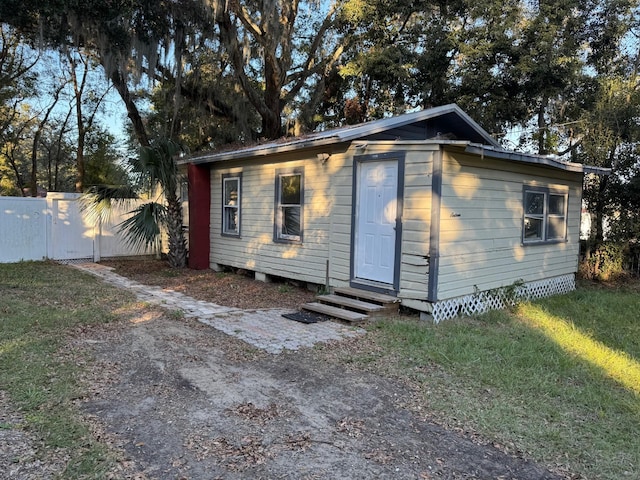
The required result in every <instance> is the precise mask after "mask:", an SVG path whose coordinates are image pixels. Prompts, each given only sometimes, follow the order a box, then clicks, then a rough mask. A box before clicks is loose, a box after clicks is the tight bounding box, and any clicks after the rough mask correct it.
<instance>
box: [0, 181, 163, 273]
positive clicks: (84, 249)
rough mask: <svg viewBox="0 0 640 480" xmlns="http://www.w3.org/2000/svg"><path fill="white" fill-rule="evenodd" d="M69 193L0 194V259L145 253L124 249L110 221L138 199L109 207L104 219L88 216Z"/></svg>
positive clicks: (95, 258)
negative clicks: (107, 215)
mask: <svg viewBox="0 0 640 480" xmlns="http://www.w3.org/2000/svg"><path fill="white" fill-rule="evenodd" d="M79 197H80V195H79V194H75V193H49V194H47V197H46V198H22V197H0V263H11V262H19V261H21V260H43V259H47V258H48V259H52V260H75V259H91V260H93V261H99V260H100V258H102V257H118V256H130V255H149V254H151V253H154V252H152V251H150V250H145V249H138V250H134V249H132V248H130V247H129V246H128V245H127V244H126V242H125V241H124V240H123V238H122V235H121V234H120V233H118V231H117V228H116V225H118V224H119V223H120V222H122V221H123V220H124V219H126V218H127V216H128V212H130V211H131V210H133V209H134V208H135V207H136V206H137V205H138V203H136V202H130V203H129V204H127V205H126V206H125V207H115V208H114V209H113V211H112V212H111V215H110V219H109V220H108V221H107V222H100V221H91V220H90V219H89V218H87V215H86V214H85V213H83V212H82V211H81V210H80V206H79V202H78V198H79Z"/></svg>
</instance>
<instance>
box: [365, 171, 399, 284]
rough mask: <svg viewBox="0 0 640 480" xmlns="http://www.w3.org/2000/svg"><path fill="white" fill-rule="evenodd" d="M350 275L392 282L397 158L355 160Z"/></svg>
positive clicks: (396, 202)
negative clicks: (357, 172)
mask: <svg viewBox="0 0 640 480" xmlns="http://www.w3.org/2000/svg"><path fill="white" fill-rule="evenodd" d="M356 196H357V204H356V221H355V228H356V234H355V257H354V275H355V277H356V280H357V279H362V280H370V281H374V282H380V283H385V284H389V285H393V281H394V276H395V257H396V219H397V211H398V161H397V160H385V161H371V162H368V161H367V162H361V163H359V174H358V185H357V194H356Z"/></svg>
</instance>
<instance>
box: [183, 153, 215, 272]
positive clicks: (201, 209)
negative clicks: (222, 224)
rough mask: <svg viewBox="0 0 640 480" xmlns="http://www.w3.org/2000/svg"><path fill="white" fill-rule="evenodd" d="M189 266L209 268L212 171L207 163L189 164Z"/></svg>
mask: <svg viewBox="0 0 640 480" xmlns="http://www.w3.org/2000/svg"><path fill="white" fill-rule="evenodd" d="M187 173H188V177H189V268H192V269H194V270H206V269H208V268H209V248H210V243H209V242H210V238H209V235H210V228H209V227H210V225H209V224H210V218H211V216H210V207H211V172H210V170H209V167H208V166H207V165H194V164H192V163H190V164H189V165H188V171H187Z"/></svg>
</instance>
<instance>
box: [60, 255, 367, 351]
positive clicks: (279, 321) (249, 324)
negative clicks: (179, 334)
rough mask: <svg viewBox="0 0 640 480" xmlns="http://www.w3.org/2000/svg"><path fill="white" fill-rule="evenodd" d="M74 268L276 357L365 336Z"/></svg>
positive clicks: (98, 268) (99, 268)
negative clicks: (287, 352) (287, 351)
mask: <svg viewBox="0 0 640 480" xmlns="http://www.w3.org/2000/svg"><path fill="white" fill-rule="evenodd" d="M71 266H73V267H75V268H78V269H80V270H82V271H85V272H88V273H91V274H93V275H96V276H98V277H100V278H102V279H103V280H104V281H105V282H107V283H110V284H112V285H115V286H117V287H120V288H124V289H126V290H129V291H130V292H133V293H135V294H136V296H137V297H138V298H139V299H140V300H141V301H143V302H148V303H150V304H154V305H159V306H161V307H164V308H169V309H173V310H181V311H182V312H183V313H184V316H185V317H193V318H197V319H198V320H199V321H200V322H202V323H204V324H206V325H210V326H212V327H213V328H215V329H216V330H220V331H221V332H224V333H226V334H227V335H231V336H233V337H237V338H239V339H240V340H243V341H245V342H247V343H248V344H250V345H253V346H254V347H257V348H260V349H262V350H265V351H267V352H269V353H273V354H278V353H281V352H282V351H283V350H285V349H287V350H298V349H299V348H301V347H311V346H313V345H315V344H316V343H324V342H329V341H332V340H341V339H344V338H350V337H355V336H358V335H362V334H363V333H364V330H363V329H361V328H355V327H351V326H348V325H343V324H340V323H337V322H331V321H327V322H318V323H312V324H305V323H300V322H295V321H293V320H289V319H286V318H284V317H282V314H283V313H291V312H293V310H281V309H265V310H240V309H237V308H230V307H224V306H221V305H216V304H215V303H209V302H204V301H202V300H196V299H195V298H191V297H189V296H188V295H185V294H183V293H180V292H176V291H174V290H169V289H163V288H161V287H153V286H149V285H143V284H141V283H138V282H134V281H132V280H129V279H128V278H125V277H122V276H121V275H118V274H116V273H114V272H113V269H112V268H111V267H107V266H104V265H100V264H97V263H77V264H72V265H71Z"/></svg>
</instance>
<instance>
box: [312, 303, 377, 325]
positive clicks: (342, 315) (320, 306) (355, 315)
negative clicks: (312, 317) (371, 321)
mask: <svg viewBox="0 0 640 480" xmlns="http://www.w3.org/2000/svg"><path fill="white" fill-rule="evenodd" d="M301 308H302V310H308V311H310V312H316V313H321V314H323V315H327V316H329V317H333V318H338V319H340V320H344V321H346V322H351V323H357V322H362V321H364V320H366V319H367V318H369V317H368V316H367V315H365V314H364V313H359V312H354V311H351V310H345V309H344V308H339V307H332V306H331V305H325V304H324V303H319V302H310V303H305V304H304V305H302V307H301Z"/></svg>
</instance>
